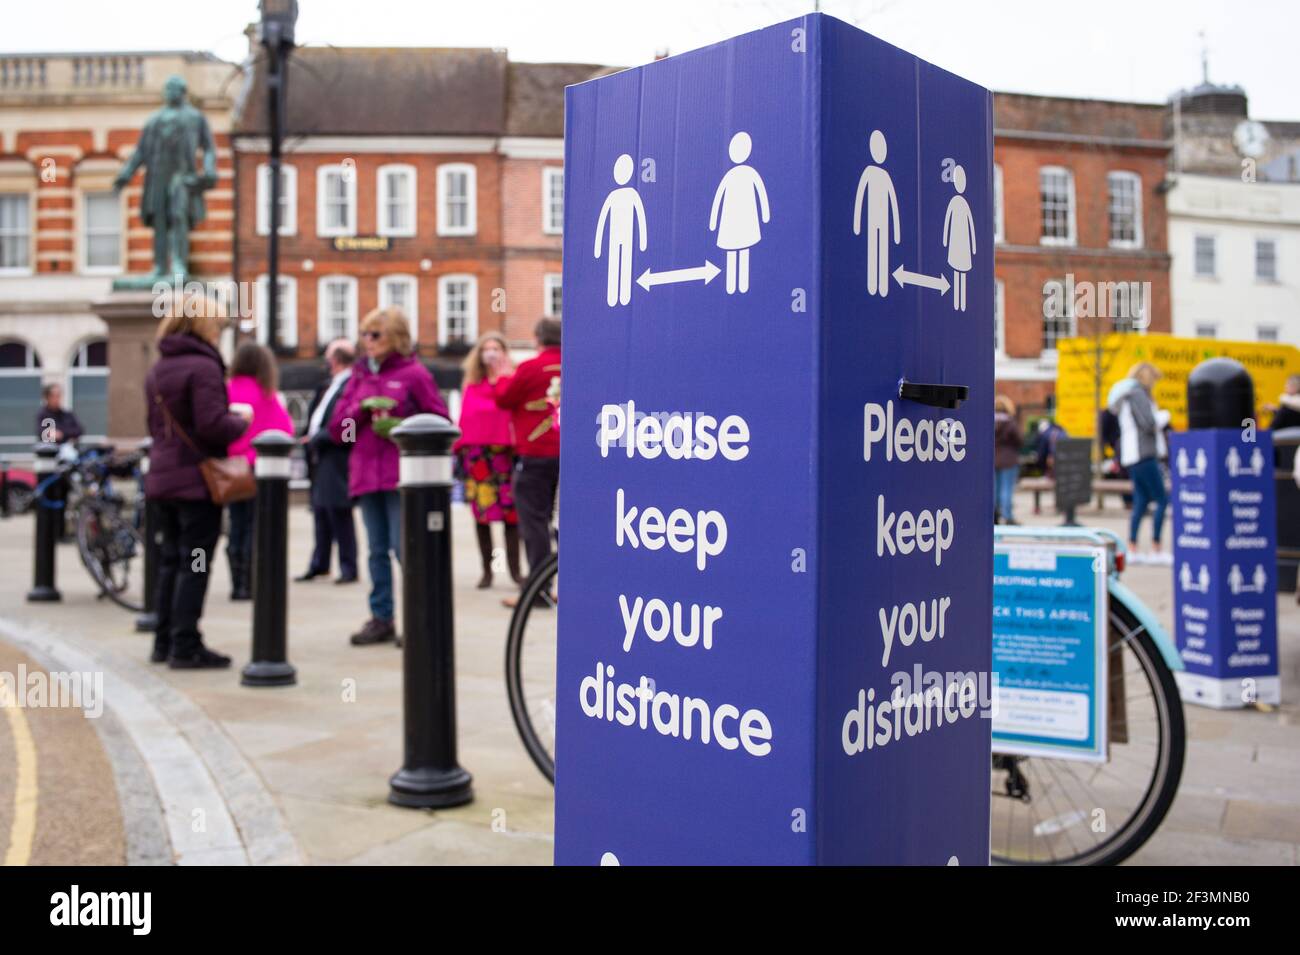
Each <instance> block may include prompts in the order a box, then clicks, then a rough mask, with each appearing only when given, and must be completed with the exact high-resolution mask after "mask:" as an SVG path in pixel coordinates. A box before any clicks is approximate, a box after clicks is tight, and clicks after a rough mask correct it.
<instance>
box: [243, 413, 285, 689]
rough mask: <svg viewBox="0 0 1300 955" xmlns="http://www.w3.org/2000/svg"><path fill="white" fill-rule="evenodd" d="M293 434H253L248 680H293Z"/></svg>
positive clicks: (270, 682) (273, 682)
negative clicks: (290, 646) (289, 627)
mask: <svg viewBox="0 0 1300 955" xmlns="http://www.w3.org/2000/svg"><path fill="white" fill-rule="evenodd" d="M294 444H295V442H294V440H293V438H292V437H290V436H289V435H287V434H285V433H284V432H283V431H276V430H271V431H263V432H262V433H261V434H259V435H258V436H257V437H256V438H254V439H253V450H254V451H256V452H257V459H256V461H255V462H254V464H253V475H254V477H256V478H257V498H256V500H255V501H254V502H253V575H252V576H253V658H252V660H251V661H250V662H249V664H248V665H247V666H245V667H244V670H243V673H242V675H241V677H240V682H241V683H242V684H243V685H244V686H292V685H293V684H294V683H295V682H297V673H296V672H295V671H294V668H293V664H291V663H290V662H289V655H288V637H287V635H286V632H285V627H286V625H287V624H288V612H289V561H288V549H289V474H290V471H291V470H292V466H291V464H290V461H289V454H290V452H291V451H293V448H294Z"/></svg>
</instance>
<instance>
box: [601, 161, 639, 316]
mask: <svg viewBox="0 0 1300 955" xmlns="http://www.w3.org/2000/svg"><path fill="white" fill-rule="evenodd" d="M634 168H635V164H634V163H633V162H632V157H631V156H629V155H628V154H627V153H624V154H623V155H621V156H619V157H618V159H616V160H615V161H614V181H615V182H616V183H618V184H619V186H620V187H622V188H619V189H615V190H614V191H613V192H611V193H610V194H609V195H608V196H606V197H605V204H604V205H603V206H601V207H600V221H599V222H597V223H596V258H600V246H601V239H602V238H604V235H605V219H606V218H608V219H609V265H608V275H609V283H608V285H607V286H606V292H605V301H606V302H607V303H608V304H609V306H610V307H611V308H613V307H614V306H615V305H626V304H627V303H628V302H630V301H632V234H633V232H637V224H638V221H639V223H640V230H639V233H638V234H639V237H640V242H639V243H638V245H639V247H640V249H641V251H642V252H644V251H645V248H646V222H645V206H643V205H642V204H641V196H640V195H638V194H637V191H636V189H635V188H634V187H632V186H629V185H628V182H630V181H631V179H632V171H633V169H634Z"/></svg>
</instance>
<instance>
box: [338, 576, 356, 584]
mask: <svg viewBox="0 0 1300 955" xmlns="http://www.w3.org/2000/svg"><path fill="white" fill-rule="evenodd" d="M356 582H357V575H356V574H344V575H343V576H342V577H335V578H334V583H336V584H355V583H356Z"/></svg>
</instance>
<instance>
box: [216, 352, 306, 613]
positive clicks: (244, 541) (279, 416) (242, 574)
mask: <svg viewBox="0 0 1300 955" xmlns="http://www.w3.org/2000/svg"><path fill="white" fill-rule="evenodd" d="M278 378H279V372H278V370H277V368H276V364H275V355H273V354H272V353H271V349H269V348H267V347H266V346H265V345H259V344H257V343H256V342H244V344H242V345H240V346H239V348H237V349H236V350H235V357H234V359H233V360H232V361H231V363H230V384H229V385H228V392H229V396H230V405H231V407H232V408H239V409H240V410H241V411H242V409H243V407H247V408H248V409H249V426H248V430H246V431H245V432H244V433H243V434H242V435H240V437H239V439H238V440H237V441H235V442H234V443H233V444H231V446H230V453H231V454H232V455H236V454H242V455H243V456H244V457H246V458H248V465H249V467H250V468H251V467H253V466H254V464H255V463H256V461H257V452H256V451H255V450H254V448H253V444H252V441H253V439H254V438H256V437H257V436H258V435H259V434H261V433H262V432H263V431H271V430H276V431H283V432H285V433H286V434H293V420H292V419H291V418H290V417H289V412H288V410H286V409H285V407H284V404H283V403H282V402H281V401H280V396H279V395H277V394H276V384H277V380H278ZM254 503H255V502H254V501H251V500H248V501H234V502H232V503H231V504H229V505H228V506H227V508H226V510H227V513H228V515H229V517H230V525H229V529H228V531H227V533H228V534H229V537H228V539H227V541H226V558H227V560H229V561H230V599H231V600H251V599H252V598H253V579H252V574H253V509H254Z"/></svg>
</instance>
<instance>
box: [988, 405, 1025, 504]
mask: <svg viewBox="0 0 1300 955" xmlns="http://www.w3.org/2000/svg"><path fill="white" fill-rule="evenodd" d="M1022 444H1024V436H1023V435H1022V434H1021V432H1020V423H1019V422H1018V421H1017V420H1016V405H1015V402H1013V401H1012V400H1011V399H1010V398H1008V397H1007V396H1006V395H998V396H997V397H996V398H994V399H993V473H994V485H993V508H994V515H993V520H994V523H1002V524H1014V523H1015V522H1016V521H1015V513H1014V508H1015V495H1016V481H1017V480H1019V478H1020V447H1021V445H1022Z"/></svg>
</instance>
